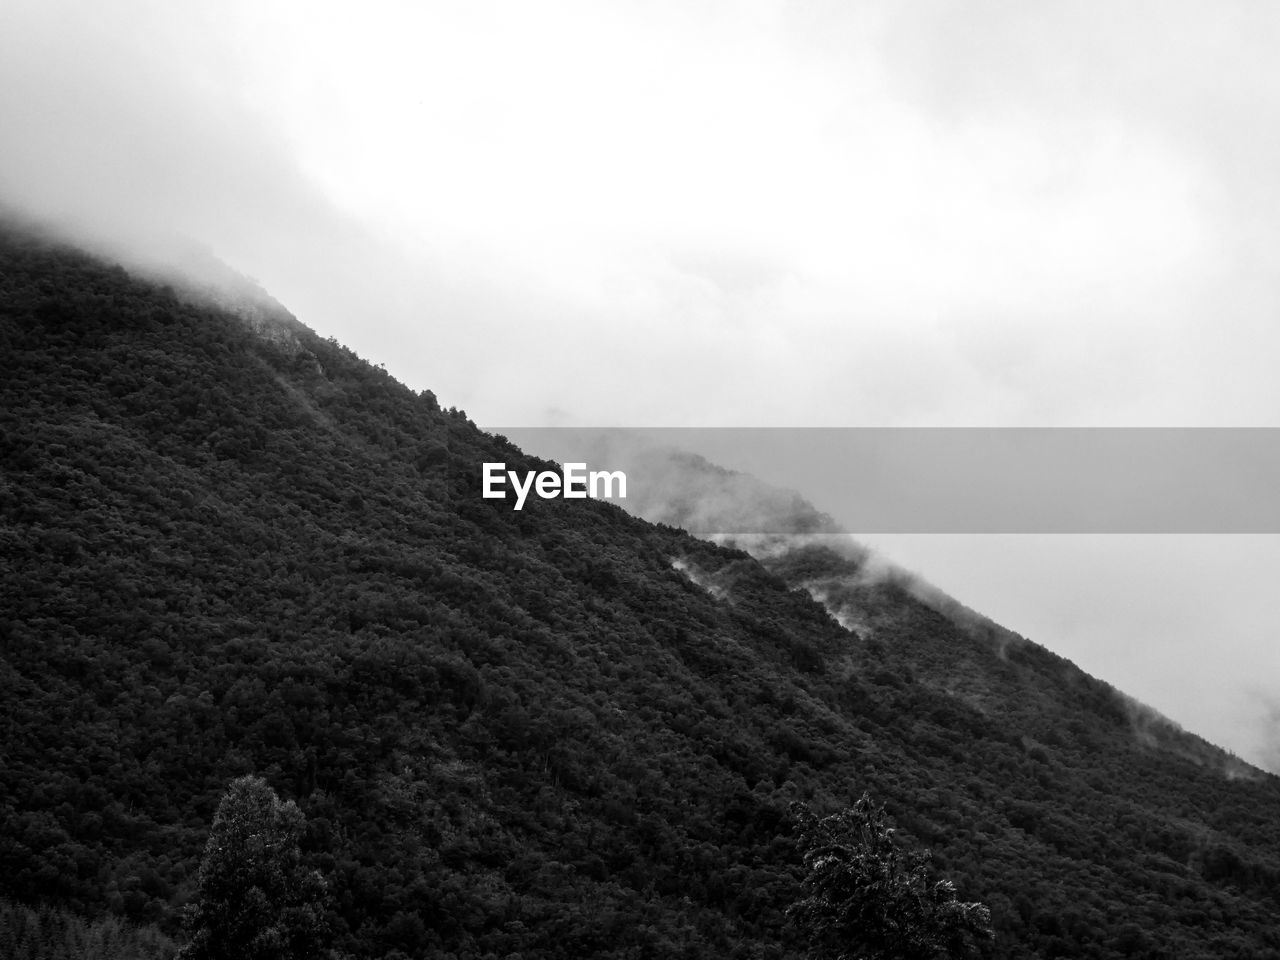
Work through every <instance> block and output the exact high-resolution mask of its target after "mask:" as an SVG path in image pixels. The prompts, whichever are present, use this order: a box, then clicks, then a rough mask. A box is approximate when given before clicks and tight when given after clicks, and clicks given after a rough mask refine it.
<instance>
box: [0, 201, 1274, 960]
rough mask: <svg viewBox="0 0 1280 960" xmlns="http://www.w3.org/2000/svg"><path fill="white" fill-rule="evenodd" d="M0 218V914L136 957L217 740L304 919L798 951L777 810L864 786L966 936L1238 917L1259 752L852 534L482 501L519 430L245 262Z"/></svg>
mask: <svg viewBox="0 0 1280 960" xmlns="http://www.w3.org/2000/svg"><path fill="white" fill-rule="evenodd" d="M0 234H2V235H0V357H3V376H2V377H0V397H2V399H0V464H2V465H3V467H2V473H0V542H2V544H3V547H2V549H0V605H2V606H0V749H2V750H3V754H2V755H0V770H2V771H3V775H2V776H0V944H4V945H7V946H8V947H9V949H11V950H13V951H14V952H13V953H12V954H11V955H13V956H21V955H23V951H26V955H28V956H37V955H40V956H61V955H62V954H59V953H53V952H47V953H39V952H38V951H37V948H36V947H33V946H31V944H32V943H35V942H36V941H38V940H40V939H41V938H42V937H46V936H47V937H52V938H54V939H58V938H61V940H62V941H65V942H71V940H74V938H76V937H79V938H81V940H83V941H84V942H89V941H90V940H92V941H93V942H95V943H97V942H98V941H101V940H102V939H103V938H108V939H109V938H112V937H114V938H116V941H112V942H117V941H118V942H120V943H127V944H132V945H133V946H130V947H128V950H127V951H126V953H124V954H118V955H130V956H140V957H141V956H146V957H153V956H167V955H169V954H168V953H166V951H168V950H171V949H172V948H173V946H174V945H175V944H178V943H181V942H183V941H184V939H185V937H186V933H185V932H184V930H183V928H182V925H181V922H180V919H181V916H182V913H183V908H184V906H186V905H187V904H188V903H189V902H190V901H191V900H192V897H193V894H194V891H195V883H196V877H197V873H198V869H199V864H200V857H201V851H202V849H203V845H204V843H205V840H206V837H207V836H208V833H209V829H210V822H211V819H212V816H213V813H214V810H215V808H216V807H217V805H218V802H219V798H220V797H221V796H222V793H223V791H224V790H225V788H226V787H227V784H228V783H229V782H231V781H232V780H234V779H235V778H237V777H241V776H243V775H246V774H256V775H257V776H260V777H262V778H263V779H264V780H265V781H266V782H268V783H269V784H270V785H271V786H272V788H273V789H274V790H276V791H278V793H279V795H280V797H282V798H285V799H287V800H290V801H293V802H295V803H296V804H297V807H298V808H299V810H300V811H301V812H302V813H303V814H304V815H305V818H306V827H305V834H304V836H303V837H302V841H301V843H302V850H303V854H304V856H305V858H306V862H307V865H308V867H309V868H314V869H315V870H318V871H319V872H320V874H321V875H322V876H323V877H324V879H325V882H326V884H327V889H328V908H327V909H328V911H329V915H330V916H329V922H330V926H331V928H332V938H333V944H334V948H335V950H337V951H338V952H339V954H340V955H349V956H352V957H393V958H394V957H401V958H403V957H415V958H416V957H426V956H432V957H435V956H444V957H454V958H457V960H461V958H482V957H511V956H521V957H525V958H530V957H584V956H601V957H636V958H639V957H689V958H693V957H699V958H703V957H753V958H767V957H775V958H780V957H787V956H799V955H800V954H801V952H802V945H801V941H800V938H799V937H798V936H797V934H796V931H795V930H794V929H793V927H792V926H791V925H790V924H788V922H787V919H786V911H787V909H788V907H789V906H791V905H792V904H793V903H795V902H796V901H797V899H798V898H799V896H800V895H801V877H802V873H801V871H802V865H801V856H800V853H799V851H798V849H797V837H796V826H795V824H794V822H793V819H792V817H791V816H790V815H789V813H788V810H789V808H790V806H791V804H792V803H793V801H797V800H798V801H804V802H805V803H806V804H808V805H809V806H810V807H811V808H812V809H814V810H815V811H818V812H819V813H830V812H832V811H835V810H838V809H841V808H845V807H848V806H849V805H851V804H853V803H854V802H855V801H856V800H857V799H858V798H859V797H861V796H862V795H863V794H864V793H866V794H869V795H870V796H871V797H873V798H875V799H876V800H877V801H878V802H881V803H883V804H884V805H885V807H886V809H887V811H888V813H889V814H890V815H892V817H893V818H894V820H895V821H896V823H897V824H898V826H899V828H900V838H901V840H902V841H903V842H904V843H905V844H908V845H910V846H912V847H913V848H916V849H923V848H929V849H931V850H932V851H933V854H934V866H935V867H936V869H937V870H938V871H940V872H941V873H942V874H944V875H946V876H948V877H950V878H951V879H952V880H954V881H955V884H956V888H957V891H958V893H959V895H960V896H961V897H962V898H963V899H965V900H969V901H980V902H982V903H984V904H986V905H987V906H988V907H989V908H990V911H991V917H992V921H993V924H994V928H995V941H994V944H993V945H992V946H991V949H990V954H991V956H993V957H1030V956H1044V957H1052V956H1072V957H1095V958H1109V957H1168V958H1175V957H1176V958H1179V960H1193V958H1209V957H1213V958H1223V957H1240V958H1246V957H1247V958H1266V957H1275V958H1280V932H1278V931H1277V925H1276V923H1275V918H1276V916H1277V915H1280V815H1278V813H1277V811H1280V781H1277V779H1276V778H1275V777H1272V776H1270V775H1266V774H1262V773H1260V772H1259V771H1256V770H1253V769H1252V768H1250V767H1248V766H1246V765H1244V764H1241V763H1239V762H1238V761H1234V760H1233V758H1231V757H1229V756H1227V755H1226V754H1224V753H1223V752H1222V751H1219V750H1217V749H1216V748H1213V747H1211V746H1209V745H1208V744H1205V743H1203V742H1202V741H1199V740H1198V739H1196V738H1195V737H1192V736H1190V735H1187V734H1183V733H1181V732H1180V731H1178V730H1176V729H1175V728H1173V727H1172V726H1171V725H1169V724H1167V723H1164V722H1162V721H1160V720H1159V718H1156V717H1153V716H1151V715H1148V714H1147V713H1145V712H1144V711H1142V710H1141V708H1140V707H1138V706H1137V705H1136V704H1133V703H1131V702H1130V701H1128V700H1127V699H1126V698H1124V697H1123V696H1121V695H1120V694H1118V693H1117V692H1116V691H1114V690H1113V689H1111V688H1110V687H1109V686H1107V685H1106V684H1105V683H1102V682H1100V681H1098V680H1095V679H1093V678H1091V677H1088V676H1086V675H1085V674H1083V673H1082V672H1081V671H1079V670H1078V669H1076V668H1075V667H1074V666H1072V665H1071V664H1070V663H1068V662H1066V661H1064V660H1062V659H1061V658H1059V657H1056V656H1055V655H1053V654H1052V653H1050V652H1049V651H1047V650H1045V649H1043V648H1042V647H1039V646H1037V645H1035V644H1032V643H1029V642H1027V641H1025V640H1022V639H1021V638H1019V637H1016V636H1014V635H1012V634H1010V633H1008V632H1007V631H1003V630H1001V629H1000V628H998V627H995V626H994V625H992V624H989V623H987V622H986V621H983V620H982V619H981V618H979V617H976V616H974V615H972V614H970V613H969V612H968V611H965V610H964V609H963V608H962V607H960V606H959V605H958V604H955V603H954V602H950V601H945V598H943V599H942V600H940V599H939V598H938V597H930V596H928V595H926V594H924V593H922V592H921V591H920V590H919V589H916V588H914V587H913V585H912V584H910V583H907V582H903V581H899V580H896V579H894V578H892V577H889V578H882V579H878V580H875V581H870V580H866V579H862V578H859V577H858V576H856V574H857V571H858V563H859V561H858V558H857V557H856V555H842V554H840V553H838V552H834V551H832V550H829V549H827V548H824V547H823V546H821V545H818V544H815V545H812V546H808V547H804V548H802V549H797V550H794V551H791V552H789V553H787V554H783V555H780V556H774V557H772V558H771V559H769V560H768V561H767V562H761V561H759V560H756V559H753V558H752V556H751V555H750V554H749V553H748V552H746V551H745V550H740V549H735V548H733V547H731V546H725V545H717V544H713V543H710V542H706V541H704V540H700V539H696V538H694V537H691V536H690V535H688V534H686V533H684V532H682V531H681V530H679V529H676V528H674V527H671V526H664V525H658V524H650V523H646V522H644V521H641V520H639V519H636V518H634V517H632V516H630V515H628V514H627V513H625V512H624V511H623V510H621V509H619V508H618V507H617V506H614V505H611V504H607V503H601V502H596V501H581V500H577V501H564V500H548V501H541V500H535V499H531V500H530V501H529V503H528V504H527V505H526V507H525V509H524V510H522V511H520V512H518V513H517V512H515V511H513V510H511V509H510V505H509V504H507V503H504V502H502V501H493V500H485V499H482V498H481V497H480V496H479V492H478V490H479V479H480V464H481V463H482V462H483V461H491V460H492V461H505V462H506V463H507V464H508V466H510V467H511V468H512V469H522V470H524V469H533V468H538V467H541V466H545V465H544V464H540V463H539V462H538V461H536V460H534V459H532V458H530V457H527V456H525V455H524V454H523V453H521V452H520V451H519V450H517V449H515V448H514V447H512V446H511V445H510V444H509V443H507V442H506V441H505V440H503V439H502V438H500V437H494V436H490V435H487V434H485V433H483V432H481V431H480V430H478V429H477V428H476V427H475V426H474V425H473V424H472V423H471V422H469V421H468V419H467V418H466V416H465V415H464V414H462V413H461V412H459V411H456V410H453V409H445V408H442V407H441V406H440V404H439V403H438V402H437V400H436V398H435V397H434V396H433V395H432V394H431V393H430V392H426V391H424V392H421V393H415V392H414V391H412V390H410V389H408V388H407V387H405V386H403V385H402V384H400V383H398V382H396V381H395V380H394V379H393V378H392V377H390V376H389V375H388V374H387V373H386V372H385V371H384V370H382V369H381V368H379V367H377V366H375V365H373V364H371V363H369V362H366V361H364V360H362V359H360V358H359V357H357V356H356V355H355V354H354V353H352V352H351V351H350V350H348V349H346V348H344V347H343V346H341V345H340V344H338V343H337V342H335V341H333V340H332V339H330V340H326V339H324V338H322V337H321V336H319V335H317V334H315V333H313V332H312V331H310V330H309V329H307V328H306V327H305V326H304V325H302V324H301V323H299V322H297V321H296V320H295V319H294V318H292V317H291V316H289V315H288V314H287V313H286V312H285V311H284V310H283V309H281V308H279V307H277V306H274V305H272V304H270V303H269V302H267V301H265V300H262V301H253V302H250V301H247V300H244V299H243V298H241V299H239V300H237V299H236V298H234V297H231V298H223V299H222V300H221V301H220V302H216V301H217V298H214V299H213V300H204V299H201V298H200V297H199V296H198V295H197V294H196V293H194V292H193V291H192V290H191V289H189V288H187V287H184V286H183V285H181V284H178V283H176V282H175V283H174V284H172V285H165V284H161V283H158V282H156V281H154V280H149V279H144V278H141V277H139V276H136V275H133V274H130V273H129V272H127V271H126V270H125V269H123V268H122V267H120V266H115V265H112V264H111V263H109V262H106V261H104V260H101V259H98V258H95V257H94V256H91V255H89V254H87V253H84V252H80V251H78V250H75V249H72V248H69V247H65V246H61V245H59V244H58V243H56V242H54V241H51V240H48V239H42V238H39V237H37V236H35V235H33V234H31V233H29V232H26V231H24V230H22V229H19V228H16V227H12V228H7V229H5V230H3V231H0ZM433 322H438V323H442V324H443V323H448V322H449V319H448V318H447V317H441V318H435V319H434V321H433ZM819 601H821V602H819ZM842 623H843V624H845V625H843V626H842V625H841V624H842ZM42 931H43V932H42ZM48 931H53V932H52V933H49V932H48ZM24 938H25V939H24ZM69 938H70V939H69ZM93 938H97V940H94V939H93ZM24 945H25V946H24ZM122 949H123V948H122ZM130 951H131V952H130ZM83 955H86V956H87V955H90V954H89V953H84V954H83Z"/></svg>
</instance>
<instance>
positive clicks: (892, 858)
mask: <svg viewBox="0 0 1280 960" xmlns="http://www.w3.org/2000/svg"><path fill="white" fill-rule="evenodd" d="M792 812H793V814H794V815H795V816H796V818H797V820H798V822H799V828H800V849H801V852H802V854H803V856H804V865H805V868H806V870H807V871H808V873H807V875H806V877H805V881H804V882H805V892H806V894H807V895H806V896H805V897H804V898H803V899H802V900H800V901H798V902H797V903H795V904H794V905H793V906H792V907H791V908H790V909H789V910H788V911H787V912H788V916H790V917H791V919H792V920H793V921H794V922H795V923H796V924H798V925H799V926H800V927H801V929H802V930H803V931H804V932H805V934H806V936H807V937H808V939H809V942H810V955H811V956H812V957H815V958H823V960H828V958H829V960H939V958H955V957H968V956H972V955H973V954H974V953H976V951H977V949H978V947H979V946H980V945H981V944H982V943H984V942H986V941H988V940H990V939H991V936H992V933H991V912H990V911H989V910H988V909H987V908H986V907H985V906H983V905H982V904H980V903H961V902H960V901H958V900H957V899H956V891H955V887H954V886H953V885H952V884H951V881H949V880H936V881H935V880H931V879H930V877H929V874H928V863H929V854H928V853H923V852H910V851H903V850H901V849H900V848H899V847H898V845H897V844H896V843H895V842H894V839H893V829H892V827H891V826H890V824H889V821H888V818H887V817H886V815H885V813H884V809H883V808H882V807H877V806H875V805H874V804H873V803H872V802H871V800H870V798H869V797H867V796H866V795H865V794H864V795H863V796H862V799H860V800H859V801H858V802H857V803H856V804H855V805H854V806H853V807H852V808H851V809H848V810H843V811H841V812H840V813H837V814H834V815H832V816H829V817H825V818H822V819H819V818H818V817H817V816H816V815H815V814H814V813H813V812H812V811H811V810H809V809H808V808H807V807H805V806H804V805H802V804H793V805H792Z"/></svg>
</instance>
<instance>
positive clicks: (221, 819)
mask: <svg viewBox="0 0 1280 960" xmlns="http://www.w3.org/2000/svg"><path fill="white" fill-rule="evenodd" d="M304 823H305V821H304V819H303V816H302V813H301V811H299V810H298V807H297V805H296V804H294V803H293V801H289V802H288V803H281V801H280V798H279V797H277V796H276V793H275V791H274V790H272V789H271V787H269V786H268V785H267V783H266V781H264V780H262V779H261V778H259V777H253V776H247V777H240V778H239V779H238V780H233V781H232V782H231V785H230V786H229V787H228V788H227V792H226V793H225V794H223V797H222V801H221V802H220V803H219V804H218V810H217V813H215V814H214V817H213V828H212V830H211V831H210V833H209V842H208V843H207V844H206V845H205V848H204V859H203V860H202V861H201V863H200V891H199V894H198V896H197V899H196V902H195V906H194V908H193V909H192V910H191V912H190V914H189V917H188V920H189V923H190V926H191V928H192V937H191V942H190V943H189V944H187V945H186V946H185V947H184V948H183V949H182V950H181V951H180V953H179V954H178V960H294V958H297V960H303V958H306V960H311V958H313V957H315V956H316V955H317V954H318V953H319V951H320V946H321V940H322V937H323V934H324V931H325V923H324V895H325V884H324V880H323V878H321V876H320V874H319V873H318V872H316V871H314V870H307V869H306V868H305V867H303V865H302V855H301V852H300V850H299V848H298V838H299V837H300V836H301V835H302V828H303V825H304Z"/></svg>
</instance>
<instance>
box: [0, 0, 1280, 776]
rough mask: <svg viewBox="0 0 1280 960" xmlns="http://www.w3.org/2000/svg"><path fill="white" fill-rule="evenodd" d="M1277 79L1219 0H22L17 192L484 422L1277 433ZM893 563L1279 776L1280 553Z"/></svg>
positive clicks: (1036, 554) (1032, 549)
mask: <svg viewBox="0 0 1280 960" xmlns="http://www.w3.org/2000/svg"><path fill="white" fill-rule="evenodd" d="M1278 49H1280V7H1276V6H1275V5H1272V4H1266V3H1262V2H1252V3H1232V2H1227V0H1213V2H1204V3H1186V2H1177V0H1158V2H1155V0H1153V2H1146V3H1143V2H1127V3H1123V4H1116V3H1101V2H1089V3H1070V2H1060V3H1054V4H1044V3H1035V4H1032V3H1025V2H1015V0H1008V2H979V3H963V4H962V3H958V2H943V0H916V2H912V0H905V2H904V0H892V2H850V0H843V2H834V0H833V2H828V3H824V2H813V3H780V2H755V0H727V2H723V3H720V2H709V0H708V2H697V0H693V2H691V0H675V2H664V0H648V2H639V0H637V2H610V0H590V2H582V3H561V2H538V3H529V2H518V0H517V2H485V0H466V2H463V0H458V2H421V0H414V2H409V0H405V2H363V3H360V4H342V5H339V4H325V3H319V2H315V0H307V2H302V0H296V2H275V0H245V2H234V0H233V2H222V3H218V4H188V3H173V2H154V3H142V2H132V0H125V2H113V3H109V4H105V3H101V2H60V0H4V2H3V3H0V196H3V197H5V198H7V199H8V200H10V201H13V202H18V203H21V204H24V205H26V206H27V207H29V208H31V209H32V210H34V211H35V212H38V213H41V214H45V215H52V216H60V217H69V218H74V219H76V220H77V221H80V222H82V223H85V224H88V225H89V226H90V227H92V228H93V229H96V230H97V231H99V232H107V233H112V234H117V233H120V234H122V233H130V234H137V233H141V234H153V233H160V234H180V235H184V236H189V237H192V238H195V239H197V240H199V241H202V242H205V243H207V244H209V245H210V247H211V248H212V249H213V250H214V252H215V253H217V254H218V255H219V256H220V257H221V258H222V259H224V260H225V261H227V262H228V263H230V264H231V265H233V266H235V267H236V268H238V269H240V270H242V271H244V272H245V273H247V274H249V275H251V276H253V277H255V278H257V279H258V280H259V281H261V282H262V284H263V285H264V286H265V287H266V288H267V289H268V290H269V291H270V292H271V293H273V294H274V295H275V296H276V297H278V298H279V299H280V300H281V301H282V302H283V303H284V304H285V305H286V306H288V307H289V308H290V309H291V310H292V311H293V312H294V313H296V314H297V315H298V316H299V318H300V319H302V320H303V321H305V322H306V323H308V324H309V325H310V326H312V327H313V328H315V329H316V330H318V331H319V332H320V333H322V334H324V335H330V334H332V335H334V336H336V337H337V338H338V339H339V340H341V341H343V342H344V343H346V344H348V345H349V346H351V347H353V348H354V349H356V350H357V351H358V352H359V353H360V354H361V355H362V356H365V357H367V358H368V359H370V360H372V361H374V362H383V363H385V364H386V365H387V367H388V369H389V370H390V371H392V372H393V373H394V374H396V375H397V376H398V377H400V378H401V379H402V380H404V381H406V382H407V383H409V384H410V385H411V386H414V387H415V388H422V387H429V388H431V389H433V390H434V391H435V392H436V393H437V395H438V396H439V397H440V399H441V401H442V402H443V403H444V404H445V405H446V406H459V407H462V408H463V409H465V410H467V412H468V413H469V414H470V415H471V416H472V418H473V419H475V420H476V421H477V422H479V423H481V424H488V425H501V424H545V423H576V424H596V425H625V426H653V425H702V426H797V425H804V426H810V425H829V426H860V425H874V426H898V425H903V426H905V425H932V426H944V425H982V426H1006V425H1009V426H1012V425H1020V426H1062V425H1072V426H1093V425H1111V426H1121V425H1125V426H1154V425H1170V426H1201V425H1222V426H1245V425H1259V426H1280V422H1278V421H1280V416H1277V411H1280V378H1278V377H1276V376H1275V372H1274V371H1275V366H1276V358H1277V355H1278V351H1280V324H1277V323H1275V322H1274V318H1275V317H1276V316H1277V315H1278V313H1277V310H1278V308H1280V269H1278V267H1280V264H1277V258H1278V255H1280V175H1277V173H1276V171H1277V170H1280V58H1277V57H1276V55H1275V51H1276V50H1278ZM820 506H831V505H827V504H820ZM877 541H878V542H881V543H882V544H883V545H884V547H885V549H886V550H887V551H888V552H889V553H890V554H891V555H893V556H897V557H899V558H900V559H902V560H904V562H905V563H906V564H907V565H908V566H911V567H914V568H915V569H917V570H919V571H920V572H922V573H923V574H924V575H925V576H927V577H928V578H930V579H932V580H933V581H935V582H936V583H938V584H939V585H941V586H942V587H944V588H945V589H948V590H950V591H951V592H953V593H955V594H956V595H957V596H958V597H959V598H960V599H961V600H963V601H965V602H967V603H969V605H971V606H973V607H976V608H977V609H980V610H982V611H984V612H986V613H989V614H991V615H992V616H994V617H995V618H996V619H998V620H1001V621H1002V622H1004V623H1006V624H1007V625H1008V626H1010V627H1011V628H1013V629H1015V630H1018V631H1019V632H1022V633H1024V634H1027V635H1029V636H1031V637H1032V639H1035V640H1037V641H1039V642H1041V643H1044V644H1045V645H1047V646H1049V647H1050V648H1051V649H1054V650H1056V651H1058V652H1060V653H1063V654H1064V655H1067V656H1069V657H1072V658H1073V659H1076V660H1077V662H1079V663H1080V664H1081V665H1082V666H1084V667H1085V668H1086V669H1088V670H1089V671H1090V672H1092V673H1094V674H1096V675H1099V676H1102V677H1104V678H1105V679H1108V680H1110V681H1112V682H1114V683H1116V684H1117V685H1119V686H1120V687H1122V688H1123V689H1125V690H1127V691H1129V692H1131V693H1133V694H1134V695H1136V696H1138V697H1139V698H1141V699H1143V700H1145V701H1147V702H1149V703H1151V704H1152V705H1153V706H1156V707H1157V708H1159V709H1161V710H1163V711H1164V712H1166V713H1168V714H1170V715H1171V716H1173V717H1174V718H1175V719H1178V720H1179V721H1181V722H1183V723H1184V724H1186V725H1188V726H1190V727H1191V728H1192V729H1195V730H1196V731H1197V732H1200V733H1203V734H1204V735H1206V736H1208V737H1210V738H1211V739H1214V740H1217V741H1219V742H1222V743H1225V744H1226V745H1228V746H1231V747H1233V748H1234V749H1236V750H1237V751H1238V752H1240V753H1241V754H1242V755H1244V756H1246V757H1247V758H1249V759H1252V760H1254V761H1256V762H1268V763H1270V764H1271V765H1272V766H1273V767H1275V768H1276V769H1280V748H1277V747H1276V746H1275V745H1276V744H1280V729H1275V728H1277V727H1280V711H1278V710H1277V707H1276V704H1278V703H1280V645H1278V644H1276V643H1275V642H1274V639H1273V631H1274V630H1275V627H1276V625H1277V624H1278V623H1280V600H1277V599H1275V597H1276V596H1277V594H1280V591H1277V590H1276V589H1275V588H1274V586H1273V585H1274V583H1275V582H1276V580H1277V577H1280V545H1277V542H1276V539H1275V538H1264V537H1253V538H1247V537H1236V538H1192V537H1177V538H1174V537H1155V538H1153V537H1148V538H1098V537H1094V538H1052V539H1046V538H1043V537H1039V538H1027V537H1022V538H1009V537H1004V538H995V537H988V538H976V539H975V538H967V539H964V540H957V539H955V538H938V537H933V538H927V537H919V536H916V537H910V538H907V537H898V538H877ZM1273 734H1275V736H1273ZM1268 750H1271V751H1272V752H1271V753H1270V755H1268V752H1267V751H1268Z"/></svg>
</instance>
